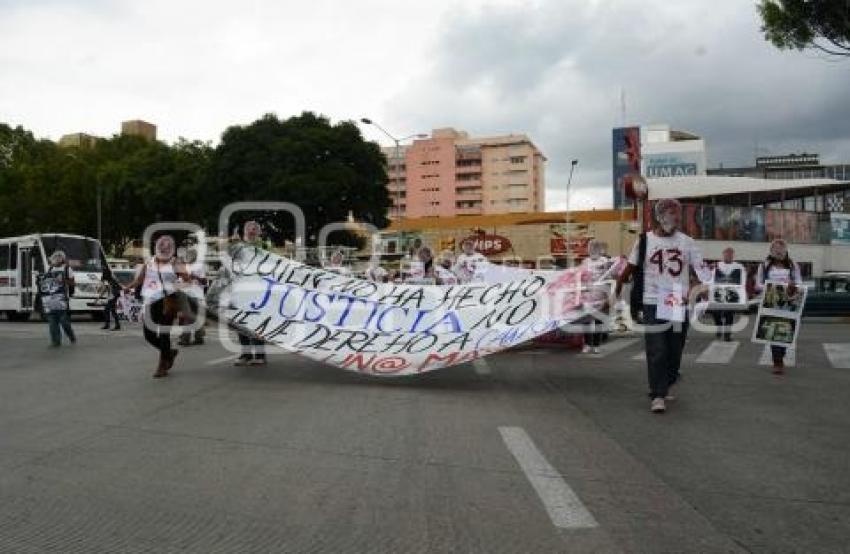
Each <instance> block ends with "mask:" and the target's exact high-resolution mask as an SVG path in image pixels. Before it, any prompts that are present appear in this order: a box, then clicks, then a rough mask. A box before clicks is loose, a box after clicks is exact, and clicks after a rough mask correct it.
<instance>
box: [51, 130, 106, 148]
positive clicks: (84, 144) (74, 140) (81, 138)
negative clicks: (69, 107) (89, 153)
mask: <svg viewBox="0 0 850 554" xmlns="http://www.w3.org/2000/svg"><path fill="white" fill-rule="evenodd" d="M97 140H98V137H96V136H93V135H88V134H86V133H70V134H67V135H62V137H61V138H60V139H59V147H60V148H94V145H95V143H96V142H97Z"/></svg>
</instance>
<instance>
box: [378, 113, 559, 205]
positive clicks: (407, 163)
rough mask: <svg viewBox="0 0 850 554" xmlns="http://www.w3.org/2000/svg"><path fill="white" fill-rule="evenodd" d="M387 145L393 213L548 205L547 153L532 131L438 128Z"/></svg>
mask: <svg viewBox="0 0 850 554" xmlns="http://www.w3.org/2000/svg"><path fill="white" fill-rule="evenodd" d="M383 151H384V153H385V154H386V156H387V160H388V169H389V185H388V190H389V193H390V198H391V200H392V207H391V208H390V213H389V215H390V218H391V219H401V218H422V217H454V216H472V215H488V214H504V213H532V212H539V211H544V210H545V169H544V164H545V161H546V158H545V157H544V156H543V153H542V152H541V151H540V150H539V149H538V148H537V147H536V146H535V145H534V143H533V142H531V140H530V139H529V138H528V137H527V136H526V135H503V136H496V137H470V136H469V135H468V134H467V133H465V132H463V131H457V130H455V129H452V128H446V129H435V130H434V131H433V132H432V133H431V136H430V137H429V138H427V139H420V140H415V141H414V142H413V144H411V145H408V146H401V147H400V148H398V149H397V148H396V147H394V146H393V147H388V148H384V149H383Z"/></svg>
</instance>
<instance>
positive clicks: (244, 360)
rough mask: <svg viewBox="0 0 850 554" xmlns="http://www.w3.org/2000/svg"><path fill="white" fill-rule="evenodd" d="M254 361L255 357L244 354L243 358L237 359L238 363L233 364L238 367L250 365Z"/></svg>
mask: <svg viewBox="0 0 850 554" xmlns="http://www.w3.org/2000/svg"><path fill="white" fill-rule="evenodd" d="M252 359H253V356H251V355H250V354H242V355H241V356H239V357H238V358H236V361H235V362H233V365H238V366H243V365H248V364H249V363H251V360H252Z"/></svg>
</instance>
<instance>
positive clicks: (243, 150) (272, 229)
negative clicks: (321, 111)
mask: <svg viewBox="0 0 850 554" xmlns="http://www.w3.org/2000/svg"><path fill="white" fill-rule="evenodd" d="M387 180H388V179H387V173H386V158H385V157H384V155H383V153H382V152H381V150H380V148H379V147H378V145H377V144H375V143H373V142H367V141H365V140H364V139H363V136H362V135H361V134H360V129H359V128H358V127H357V125H355V124H354V123H352V122H350V121H344V122H340V123H337V124H335V125H331V124H330V122H329V121H328V119H327V118H325V117H321V116H317V115H315V114H313V113H311V112H304V113H302V114H301V115H300V116H296V117H291V118H289V119H286V120H283V121H282V120H280V119H278V118H277V116H275V115H273V114H268V115H265V116H264V117H262V118H260V119H258V120H257V121H255V122H253V123H251V124H249V125H245V126H233V127H229V128H228V129H227V130H226V131H225V132H224V135H223V136H222V141H221V144H219V146H218V147H217V148H216V150H215V153H214V154H213V157H212V167H211V175H210V186H209V190H210V192H211V194H210V195H208V196H207V199H208V201H209V203H208V205H207V213H210V214H212V213H214V214H216V215H217V214H218V212H219V211H220V210H221V208H223V207H224V206H225V205H227V204H228V203H231V202H235V201H251V200H263V201H285V202H292V203H294V204H296V205H298V206H299V207H300V208H301V209H302V210H303V212H304V215H305V217H306V219H307V240H308V242H309V243H310V244H312V243H313V242H314V241H315V238H316V237H315V235H316V234H317V233H318V231H319V229H321V227H322V226H324V225H325V224H327V223H331V222H337V221H345V220H346V219H347V217H348V214H349V212H351V213H353V215H354V217H355V219H356V220H358V221H365V222H367V223H371V224H373V225H375V226H376V227H379V228H381V227H385V226H386V225H387V223H388V221H387V219H386V210H387V207H388V206H389V204H390V201H389V196H388V193H387V189H386V183H387ZM249 216H250V217H254V218H257V219H260V220H263V223H264V224H265V226H266V228H267V230H268V232H269V234H270V235H271V238H272V240H274V241H275V242H277V243H280V242H282V241H283V240H284V239H290V240H291V239H292V238H294V236H293V235H294V233H293V229H292V226H291V221H287V218H286V217H280V216H273V215H270V214H242V217H241V219H240V220H239V221H236V222H234V223H236V224H238V223H241V221H242V220H244V219H246V218H247V217H249ZM212 223H213V226H212V227H211V228H217V226H218V225H217V222H212ZM349 239H350V237H349Z"/></svg>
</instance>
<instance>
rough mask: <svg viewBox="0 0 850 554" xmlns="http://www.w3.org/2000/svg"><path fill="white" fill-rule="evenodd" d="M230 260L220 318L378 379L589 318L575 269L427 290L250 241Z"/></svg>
mask: <svg viewBox="0 0 850 554" xmlns="http://www.w3.org/2000/svg"><path fill="white" fill-rule="evenodd" d="M229 254H230V255H229V256H228V257H226V258H225V259H224V260H223V262H224V265H223V268H222V269H223V271H224V272H225V274H226V276H225V277H224V278H223V279H222V280H221V281H219V282H218V283H216V285H215V286H214V287H212V288H211V289H210V293H209V295H208V297H207V303H208V306H209V307H210V309H211V310H213V311H215V312H216V313H217V315H218V317H220V318H222V319H223V320H225V321H227V323H228V324H229V325H230V326H232V327H234V328H236V329H237V330H238V331H240V332H243V333H246V334H250V335H253V336H255V337H257V338H260V339H263V340H265V341H268V342H270V343H273V344H276V345H278V346H281V347H283V348H285V349H287V350H290V351H294V352H297V353H299V354H301V355H304V356H306V357H309V358H312V359H314V360H319V361H322V362H325V363H328V364H331V365H335V366H337V367H340V368H343V369H348V370H352V371H358V372H362V373H368V374H373V375H409V374H416V373H421V372H425V371H430V370H434V369H438V368H441V367H446V366H450V365H454V364H459V363H464V362H468V361H470V360H474V359H476V358H479V357H481V356H483V355H485V354H489V353H492V352H497V351H499V350H503V349H505V348H509V347H511V346H515V345H517V344H520V343H522V342H525V341H527V340H530V339H532V338H534V337H536V336H538V335H542V334H544V333H547V332H549V331H552V330H554V329H557V328H559V327H561V326H562V325H565V324H568V323H572V322H575V321H577V320H578V319H580V318H581V317H582V316H584V315H587V313H588V308H587V307H585V306H584V305H583V296H582V295H583V291H585V289H583V288H582V287H581V272H579V271H575V270H573V271H563V272H536V271H523V272H522V273H516V274H515V275H520V276H521V278H519V279H516V280H500V281H499V282H489V283H487V282H485V283H476V284H470V285H453V286H434V285H432V286H427V285H410V284H385V283H375V282H372V281H367V280H364V279H358V278H353V277H349V276H343V275H338V274H336V273H333V272H329V271H326V270H324V269H320V268H313V267H309V266H306V265H304V264H301V263H298V262H296V261H293V260H290V259H287V258H283V257H280V256H277V255H275V254H272V253H269V252H267V251H264V250H261V249H257V248H255V247H252V246H247V245H244V244H241V243H239V244H236V245H234V246H233V247H231V249H230V251H229ZM511 273H513V272H511Z"/></svg>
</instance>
